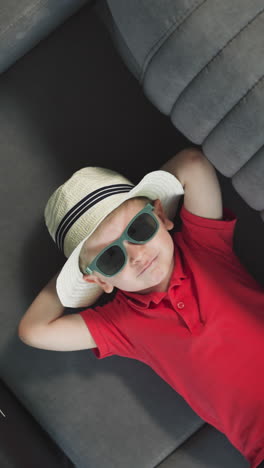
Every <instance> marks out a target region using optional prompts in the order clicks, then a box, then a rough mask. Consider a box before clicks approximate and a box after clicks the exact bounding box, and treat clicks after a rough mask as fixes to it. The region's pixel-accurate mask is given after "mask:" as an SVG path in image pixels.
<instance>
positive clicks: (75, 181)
mask: <svg viewBox="0 0 264 468" xmlns="http://www.w3.org/2000/svg"><path fill="white" fill-rule="evenodd" d="M183 194H184V190H183V187H182V185H181V183H180V182H179V180H178V179H177V178H176V177H175V176H174V175H172V174H170V173H169V172H166V171H154V172H150V173H149V174H147V175H145V177H143V179H142V180H141V181H140V182H139V183H138V184H137V185H136V186H135V185H134V184H132V182H130V180H128V179H126V178H125V177H123V176H122V175H121V174H119V173H117V172H115V171H112V170H110V169H104V168H102V167H85V168H83V169H80V170H79V171H77V172H75V173H74V174H73V175H72V177H71V178H70V179H69V180H67V181H66V182H65V183H64V184H63V185H61V186H60V187H59V188H58V189H57V190H56V191H55V192H54V193H53V195H52V196H51V197H50V199H49V200H48V203H47V205H46V208H45V222H46V225H47V228H48V230H49V233H50V235H51V237H52V238H53V240H54V241H55V242H56V244H57V246H58V247H59V249H60V250H61V251H62V252H64V254H65V256H66V257H67V258H68V260H67V261H66V263H65V264H64V266H63V268H62V270H61V272H60V274H59V276H58V278H57V285H56V287H57V293H58V296H59V299H60V301H61V303H62V305H63V306H65V307H82V306H86V305H91V304H92V303H94V302H95V301H96V300H97V299H98V298H99V296H100V295H101V294H102V293H103V290H102V288H100V286H98V285H97V284H95V283H87V282H86V281H84V279H83V273H82V272H81V271H80V268H79V254H80V251H81V248H82V246H83V244H84V242H85V241H86V240H87V239H88V238H89V237H90V236H91V234H92V233H93V232H94V231H95V229H96V228H97V227H98V225H99V224H100V223H101V222H102V221H103V220H104V219H105V218H106V216H108V215H109V214H110V213H111V212H112V211H113V210H115V209H116V208H117V207H118V206H120V205H121V204H122V203H124V202H125V201H126V200H128V199H130V198H134V197H139V196H142V197H143V196H145V197H148V198H149V199H151V200H156V199H157V198H159V199H160V200H161V203H162V205H163V208H164V211H165V213H166V214H167V216H168V218H170V219H173V217H174V216H175V214H176V211H177V206H178V202H179V200H180V197H181V195H183Z"/></svg>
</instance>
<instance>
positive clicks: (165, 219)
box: [154, 198, 174, 231]
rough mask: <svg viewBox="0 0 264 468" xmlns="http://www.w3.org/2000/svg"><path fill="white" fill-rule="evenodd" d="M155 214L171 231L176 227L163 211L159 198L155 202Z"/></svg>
mask: <svg viewBox="0 0 264 468" xmlns="http://www.w3.org/2000/svg"><path fill="white" fill-rule="evenodd" d="M154 207H155V210H154V211H155V214H156V215H157V216H158V217H159V218H160V219H161V221H162V222H163V224H164V226H165V228H166V229H167V230H168V231H170V230H171V229H173V227H174V222H173V221H171V219H169V218H168V217H167V215H166V213H165V211H164V209H163V206H162V203H161V201H160V199H159V198H157V199H156V200H155V201H154Z"/></svg>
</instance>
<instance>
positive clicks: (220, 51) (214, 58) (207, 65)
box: [170, 8, 264, 131]
mask: <svg viewBox="0 0 264 468" xmlns="http://www.w3.org/2000/svg"><path fill="white" fill-rule="evenodd" d="M263 12H264V8H263V9H262V10H261V11H259V12H258V13H257V14H256V15H255V16H254V17H253V18H251V20H250V21H249V22H248V23H246V24H245V25H244V26H243V27H242V28H241V29H240V30H239V31H237V33H236V34H235V35H234V36H233V37H232V38H231V39H229V41H227V42H226V44H224V46H223V47H222V48H221V49H219V50H218V52H217V53H216V54H215V55H214V56H213V57H212V59H211V60H210V62H208V63H207V64H206V65H205V66H204V67H203V68H202V69H201V70H200V71H199V72H198V73H197V74H196V75H195V76H194V77H193V78H192V80H191V81H190V82H189V83H188V85H187V86H186V87H185V88H184V89H183V91H182V92H181V93H180V94H179V96H178V98H177V101H178V100H179V98H180V97H181V95H182V94H183V93H185V92H186V91H187V89H188V87H189V86H191V85H192V83H193V81H194V80H196V79H197V78H198V76H199V75H200V74H201V73H203V71H204V70H208V69H209V67H211V65H212V64H213V63H214V62H215V60H216V59H217V58H218V57H219V56H220V55H221V54H222V52H223V51H224V50H225V49H226V48H227V47H228V46H229V45H230V44H231V43H232V42H233V41H234V40H235V39H237V37H238V36H239V35H240V34H241V33H242V32H243V31H244V30H246V29H247V28H248V27H249V25H250V24H251V23H253V22H254V21H255V20H256V19H257V18H258V17H259V16H260V15H262V14H263ZM256 83H257V82H256ZM256 83H255V84H256ZM255 84H253V86H255ZM250 89H251V88H250ZM250 89H249V90H250ZM187 92H188V91H187ZM247 92H248V91H246V93H245V94H247ZM241 99H243V97H242V98H241ZM177 101H176V102H175V103H174V105H173V106H172V108H171V112H170V115H172V114H173V112H174V109H175V106H176V105H177ZM238 102H239V101H238ZM236 105H237V104H235V106H236ZM235 106H233V107H235ZM233 107H232V109H233ZM232 109H230V110H229V111H228V113H229V112H231V111H232ZM228 113H227V114H224V115H223V117H222V118H221V119H220V120H219V122H218V123H217V124H216V125H218V124H219V123H220V122H221V121H222V120H223V119H224V118H225V116H226V115H228ZM214 128H215V127H214ZM211 131H213V129H212V130H211Z"/></svg>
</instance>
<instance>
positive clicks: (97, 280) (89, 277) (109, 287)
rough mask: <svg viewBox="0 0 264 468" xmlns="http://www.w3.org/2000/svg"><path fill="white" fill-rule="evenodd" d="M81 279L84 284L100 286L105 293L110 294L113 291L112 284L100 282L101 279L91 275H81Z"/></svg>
mask: <svg viewBox="0 0 264 468" xmlns="http://www.w3.org/2000/svg"><path fill="white" fill-rule="evenodd" d="M83 279H84V281H86V283H97V284H98V286H100V287H101V288H102V289H103V290H104V292H105V293H109V294H110V293H111V292H112V291H113V289H114V286H112V284H110V283H108V282H107V281H104V280H102V279H101V278H99V277H98V276H96V275H93V274H91V275H83Z"/></svg>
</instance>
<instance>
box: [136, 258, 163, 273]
mask: <svg viewBox="0 0 264 468" xmlns="http://www.w3.org/2000/svg"><path fill="white" fill-rule="evenodd" d="M157 256H158V255H156V257H154V258H153V259H152V260H150V262H147V263H145V266H144V267H143V270H141V272H140V273H139V275H138V276H140V275H142V273H144V271H146V270H147V269H148V267H150V265H151V264H152V263H153V262H154V260H156V258H157Z"/></svg>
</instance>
